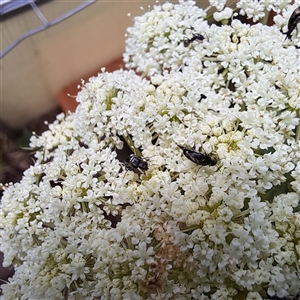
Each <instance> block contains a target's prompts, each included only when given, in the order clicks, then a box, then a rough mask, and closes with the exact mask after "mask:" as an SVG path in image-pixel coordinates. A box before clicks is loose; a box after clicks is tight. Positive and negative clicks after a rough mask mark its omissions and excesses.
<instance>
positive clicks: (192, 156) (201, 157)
mask: <svg viewBox="0 0 300 300" xmlns="http://www.w3.org/2000/svg"><path fill="white" fill-rule="evenodd" d="M177 145H178V144H177ZM178 147H179V148H180V149H181V150H182V152H183V154H184V155H185V156H186V157H187V158H188V159H189V160H191V161H192V162H193V163H195V164H197V165H199V166H215V165H216V164H217V162H218V161H217V159H215V158H212V157H210V156H209V155H207V154H203V153H201V152H199V151H196V150H193V149H187V148H185V147H183V146H180V145H178Z"/></svg>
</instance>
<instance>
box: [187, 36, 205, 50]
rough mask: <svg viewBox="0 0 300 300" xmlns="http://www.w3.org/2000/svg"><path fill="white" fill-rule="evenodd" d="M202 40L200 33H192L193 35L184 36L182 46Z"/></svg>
mask: <svg viewBox="0 0 300 300" xmlns="http://www.w3.org/2000/svg"><path fill="white" fill-rule="evenodd" d="M203 40H204V36H203V35H202V34H200V33H193V37H192V38H190V39H188V38H186V39H185V40H184V41H183V45H184V47H188V46H189V45H190V44H191V43H193V42H194V41H200V42H201V41H203Z"/></svg>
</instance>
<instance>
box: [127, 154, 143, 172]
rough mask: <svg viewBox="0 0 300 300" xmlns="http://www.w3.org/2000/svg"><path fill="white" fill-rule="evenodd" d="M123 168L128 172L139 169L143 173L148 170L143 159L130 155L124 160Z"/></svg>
mask: <svg viewBox="0 0 300 300" xmlns="http://www.w3.org/2000/svg"><path fill="white" fill-rule="evenodd" d="M124 164H125V166H126V168H127V169H129V170H133V169H141V170H143V171H147V170H148V163H147V161H146V160H145V159H143V158H142V157H140V156H137V155H135V154H130V155H129V156H128V157H127V158H126V159H125V163H124Z"/></svg>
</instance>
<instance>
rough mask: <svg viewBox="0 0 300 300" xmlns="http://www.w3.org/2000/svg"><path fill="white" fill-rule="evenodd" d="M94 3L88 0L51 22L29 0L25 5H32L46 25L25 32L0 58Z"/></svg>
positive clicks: (32, 0) (0, 54) (93, 0)
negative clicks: (24, 41)
mask: <svg viewBox="0 0 300 300" xmlns="http://www.w3.org/2000/svg"><path fill="white" fill-rule="evenodd" d="M94 2H95V0H87V1H86V2H85V3H83V4H82V5H80V6H78V7H76V8H75V9H72V10H71V11H69V12H67V13H66V14H64V15H62V16H61V17H59V18H57V19H55V20H53V21H51V22H49V21H48V20H47V19H46V18H45V16H44V15H43V14H42V12H41V11H40V10H39V8H38V7H37V6H36V4H35V3H34V0H27V3H25V4H30V5H31V7H32V9H33V10H34V12H35V13H36V15H37V16H38V17H39V19H40V20H41V21H42V22H43V24H44V25H42V26H40V27H37V28H35V29H33V30H29V31H27V32H25V33H24V34H23V35H21V36H20V37H19V38H17V39H16V40H15V41H14V42H12V43H11V44H10V45H9V46H8V47H7V48H6V49H4V50H3V51H2V52H1V53H0V58H2V57H3V56H4V55H6V54H7V53H8V52H9V51H11V50H12V49H13V48H14V47H16V46H17V45H18V44H19V43H20V42H22V41H23V40H24V39H26V38H28V37H29V36H31V35H34V34H36V33H38V32H40V31H43V30H45V29H47V28H48V27H51V26H53V25H56V24H58V23H60V22H61V21H63V20H65V19H67V18H69V17H71V16H73V15H74V14H76V13H78V12H79V11H81V10H82V9H84V8H86V7H87V6H89V5H90V4H92V3H94ZM1 12H2V13H3V12H5V10H3V11H1ZM2 13H1V14H2Z"/></svg>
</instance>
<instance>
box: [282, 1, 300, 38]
mask: <svg viewBox="0 0 300 300" xmlns="http://www.w3.org/2000/svg"><path fill="white" fill-rule="evenodd" d="M299 22H300V6H299V7H298V8H296V9H295V10H294V11H293V13H292V15H291V16H290V19H289V22H288V31H287V32H283V34H286V38H288V39H291V37H292V32H293V31H294V29H295V28H296V27H297V24H298V23H299Z"/></svg>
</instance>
